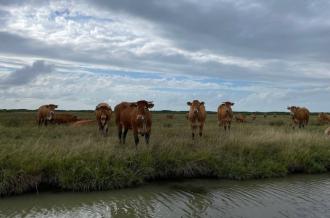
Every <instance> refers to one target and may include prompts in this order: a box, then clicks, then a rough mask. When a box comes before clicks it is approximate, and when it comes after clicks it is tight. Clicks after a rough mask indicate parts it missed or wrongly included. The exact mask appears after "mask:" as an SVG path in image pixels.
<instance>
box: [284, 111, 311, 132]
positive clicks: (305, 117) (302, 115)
mask: <svg viewBox="0 0 330 218" xmlns="http://www.w3.org/2000/svg"><path fill="white" fill-rule="evenodd" d="M287 109H288V110H289V111H290V116H291V120H292V128H295V125H298V126H299V128H301V127H303V128H304V127H305V126H306V125H307V124H308V121H309V110H308V109H307V108H305V107H296V106H291V107H288V108H287Z"/></svg>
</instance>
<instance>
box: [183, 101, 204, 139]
mask: <svg viewBox="0 0 330 218" xmlns="http://www.w3.org/2000/svg"><path fill="white" fill-rule="evenodd" d="M187 105H188V106H190V109H189V113H188V120H189V121H190V126H191V131H192V134H191V135H192V139H194V138H195V132H196V129H197V127H199V136H202V135H203V128H204V124H205V119H206V111H205V106H204V102H203V101H202V102H200V101H198V100H193V101H192V102H187Z"/></svg>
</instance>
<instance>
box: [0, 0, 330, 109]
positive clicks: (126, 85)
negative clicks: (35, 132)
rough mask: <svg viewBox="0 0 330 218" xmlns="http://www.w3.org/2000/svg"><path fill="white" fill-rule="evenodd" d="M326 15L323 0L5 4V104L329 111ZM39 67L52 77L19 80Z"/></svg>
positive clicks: (1, 52)
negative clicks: (200, 103)
mask: <svg viewBox="0 0 330 218" xmlns="http://www.w3.org/2000/svg"><path fill="white" fill-rule="evenodd" d="M329 9H330V3H329V2H327V1H324V0H320V1H304V2H302V1H298V0H293V1H290V2H286V1H284V0H283V1H282V0H280V1H279V0H276V1H275V0H270V1H261V0H247V1H245V0H244V1H243V0H238V1H229V0H210V1H197V0H181V1H174V0H170V1H156V0H148V1H146V0H141V1H128V0H121V1H119V0H109V1H104V0H96V1H90V0H85V1H80V2H77V1H39V0H31V1H24V2H20V1H13V2H11V1H5V2H4V1H1V0H0V15H3V16H0V41H1V43H0V81H2V82H0V83H1V84H4V82H3V81H4V80H8V81H6V83H7V84H11V85H7V86H6V89H5V90H4V89H3V86H2V87H0V99H1V102H2V103H3V105H6V107H11V106H15V107H16V106H17V107H19V104H22V103H23V102H24V103H26V104H24V105H25V106H26V107H31V108H34V107H36V106H37V104H39V103H42V102H44V101H51V100H52V99H56V100H57V101H59V103H60V105H62V107H64V108H67V109H70V108H72V109H79V108H93V107H94V106H95V104H97V103H98V101H104V100H107V101H108V102H109V103H111V104H115V103H116V102H119V101H121V100H137V99H141V98H146V99H148V100H154V101H156V102H155V103H156V109H166V108H169V109H180V110H182V109H185V108H186V106H185V104H181V103H182V102H186V101H187V100H192V99H202V100H204V101H205V102H206V103H207V108H208V109H210V110H214V109H216V107H217V104H218V103H219V102H221V101H222V100H232V101H234V102H237V103H236V104H235V109H237V110H274V109H276V110H282V108H284V110H285V107H283V105H285V106H287V104H290V102H295V104H297V105H299V104H302V105H307V106H309V107H311V108H313V109H315V110H328V109H327V108H328V107H329V105H327V104H325V103H322V102H321V100H319V99H325V98H326V97H328V94H327V92H328V91H329V88H328V87H329V86H328V84H329V82H330V71H329V69H330V64H329V63H328V60H329V58H330V53H329V49H328V38H327V35H329V31H330V28H329V27H330V22H328V20H330V19H329V18H330V15H329V13H328V11H329ZM37 60H44V61H47V63H48V65H49V64H51V65H53V66H54V68H56V71H54V72H53V73H43V74H38V75H34V74H31V75H30V74H24V75H26V78H25V77H21V76H19V74H17V72H19V71H21V70H24V69H25V68H26V67H27V66H26V65H27V64H31V63H32V62H35V61H37ZM28 67H30V68H32V67H33V66H28ZM15 73H16V74H15ZM15 75H16V76H15ZM22 75H23V74H22ZM29 75H30V76H29ZM6 77H7V78H6ZM9 78H11V79H9ZM18 85H19V86H18ZM40 90H43V91H40ZM26 99H28V100H26ZM15 102H16V103H15ZM19 102H20V103H19Z"/></svg>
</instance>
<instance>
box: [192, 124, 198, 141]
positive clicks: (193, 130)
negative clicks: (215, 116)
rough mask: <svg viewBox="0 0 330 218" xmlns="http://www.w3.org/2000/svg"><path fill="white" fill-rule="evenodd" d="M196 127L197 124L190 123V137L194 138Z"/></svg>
mask: <svg viewBox="0 0 330 218" xmlns="http://www.w3.org/2000/svg"><path fill="white" fill-rule="evenodd" d="M196 129H197V126H196V125H195V124H192V125H191V132H192V133H191V136H192V139H194V138H195V132H196Z"/></svg>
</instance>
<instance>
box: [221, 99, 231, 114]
mask: <svg viewBox="0 0 330 218" xmlns="http://www.w3.org/2000/svg"><path fill="white" fill-rule="evenodd" d="M221 105H224V106H226V107H225V109H226V113H230V112H231V106H233V105H234V103H232V102H230V101H225V102H222V104H221Z"/></svg>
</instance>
